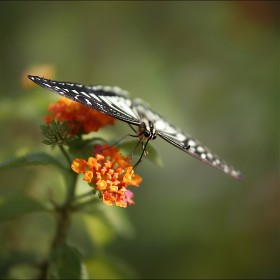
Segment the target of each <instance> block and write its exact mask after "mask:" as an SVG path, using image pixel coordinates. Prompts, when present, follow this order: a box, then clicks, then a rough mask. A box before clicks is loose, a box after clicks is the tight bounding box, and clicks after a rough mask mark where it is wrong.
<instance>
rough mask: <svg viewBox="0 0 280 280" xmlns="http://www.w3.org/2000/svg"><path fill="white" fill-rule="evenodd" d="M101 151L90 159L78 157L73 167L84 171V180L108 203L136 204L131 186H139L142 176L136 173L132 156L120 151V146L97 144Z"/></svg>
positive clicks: (78, 170)
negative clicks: (122, 153)
mask: <svg viewBox="0 0 280 280" xmlns="http://www.w3.org/2000/svg"><path fill="white" fill-rule="evenodd" d="M95 151H100V153H97V154H96V156H95V157H89V158H88V160H87V161H86V160H84V159H81V158H77V159H75V160H74V161H73V162H72V165H71V168H72V170H73V171H74V172H76V173H83V174H84V180H85V181H87V182H88V183H89V184H90V186H92V187H94V188H96V190H98V191H99V192H100V193H101V196H102V200H103V202H104V203H105V204H107V205H113V204H115V205H116V206H120V207H127V205H132V204H134V200H133V193H132V192H131V191H130V190H129V189H128V187H129V186H139V184H140V182H141V181H142V178H141V177H140V176H139V175H137V174H134V170H133V167H132V166H131V161H130V158H128V157H124V156H123V155H121V154H120V153H119V150H118V148H116V147H109V146H108V145H103V146H96V147H95Z"/></svg>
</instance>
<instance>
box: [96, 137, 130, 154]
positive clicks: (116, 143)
mask: <svg viewBox="0 0 280 280" xmlns="http://www.w3.org/2000/svg"><path fill="white" fill-rule="evenodd" d="M127 136H131V135H130V134H126V135H125V136H123V137H122V138H121V139H119V140H118V141H117V142H115V143H114V144H112V145H110V146H108V147H106V148H104V149H102V150H101V152H103V151H105V150H107V149H110V148H112V147H113V146H116V145H118V144H119V143H120V142H121V141H123V139H125V138H126V137H127Z"/></svg>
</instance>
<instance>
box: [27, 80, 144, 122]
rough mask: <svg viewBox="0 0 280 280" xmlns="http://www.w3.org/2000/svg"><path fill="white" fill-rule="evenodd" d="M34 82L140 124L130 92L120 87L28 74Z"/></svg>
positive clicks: (106, 112)
mask: <svg viewBox="0 0 280 280" xmlns="http://www.w3.org/2000/svg"><path fill="white" fill-rule="evenodd" d="M28 77H29V79H30V80H32V81H33V82H34V83H36V84H38V85H39V86H42V87H43V88H46V89H48V90H51V91H53V92H55V93H58V94H60V95H62V96H64V97H67V98H69V99H71V100H74V101H76V102H78V103H81V104H83V105H85V106H88V107H90V108H92V109H95V110H97V111H99V112H101V113H104V114H106V115H109V116H111V117H114V118H116V119H119V120H122V121H125V122H127V123H130V124H135V125H140V123H141V121H140V120H139V118H138V116H137V114H136V113H135V112H134V111H133V110H132V108H131V104H132V101H131V99H130V98H129V97H128V93H127V92H126V91H124V90H122V89H120V88H119V87H111V86H85V85H82V84H78V83H72V82H58V81H53V80H49V79H44V78H41V77H38V76H31V75H29V76H28Z"/></svg>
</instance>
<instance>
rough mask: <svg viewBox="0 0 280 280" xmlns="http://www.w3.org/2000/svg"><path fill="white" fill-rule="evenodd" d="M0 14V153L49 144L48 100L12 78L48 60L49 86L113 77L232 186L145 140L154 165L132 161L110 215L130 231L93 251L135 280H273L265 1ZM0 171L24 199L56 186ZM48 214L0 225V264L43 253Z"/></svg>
mask: <svg viewBox="0 0 280 280" xmlns="http://www.w3.org/2000/svg"><path fill="white" fill-rule="evenodd" d="M0 15H1V16H0V26H1V27H0V31H1V52H0V58H1V59H0V61H1V68H0V84H1V91H0V94H1V96H0V98H1V99H0V125H1V138H0V141H1V142H0V146H1V153H0V160H1V161H4V160H7V159H9V158H10V157H12V156H14V155H22V154H25V153H27V152H31V151H42V150H45V151H47V152H51V149H50V148H49V147H45V146H43V144H41V140H42V139H41V135H40V130H39V125H40V124H41V123H42V115H44V114H46V110H47V107H48V104H49V103H50V102H51V101H55V100H56V99H57V96H56V95H55V94H52V93H50V92H47V91H45V90H43V89H42V90H41V89H38V88H36V89H29V88H24V87H23V86H22V82H21V80H22V76H23V75H24V73H25V71H28V69H29V68H30V67H34V66H38V65H39V66H40V65H44V64H50V65H52V66H53V67H54V68H55V72H56V75H55V79H57V80H66V81H76V82H81V83H87V84H108V85H118V86H120V87H121V88H123V89H126V90H128V91H129V92H130V94H131V96H132V97H140V98H142V99H144V100H146V101H147V102H148V103H150V104H151V106H152V107H153V108H154V109H155V110H156V111H158V112H159V113H160V114H161V115H163V116H166V118H167V119H169V120H172V123H174V124H176V125H177V126H179V127H181V128H182V129H183V130H184V131H186V132H187V133H190V134H191V135H193V136H194V137H197V138H198V139H199V140H201V142H202V143H204V144H206V145H207V146H209V147H210V148H211V149H212V150H213V151H214V152H216V153H217V154H219V155H221V156H222V157H223V158H224V159H226V160H227V161H228V162H230V163H231V164H233V165H234V166H236V167H238V168H239V169H240V170H242V172H243V173H244V175H245V176H246V180H244V181H243V182H237V181H234V180H233V179H231V178H230V177H228V176H226V175H223V174H222V173H220V172H219V171H216V170H215V169H212V168H209V167H208V166H206V165H204V164H202V163H201V162H199V161H197V160H195V159H193V158H191V157H190V156H188V155H186V154H184V153H182V152H181V151H179V150H178V149H176V148H174V147H172V146H170V145H169V144H167V143H165V142H164V141H162V140H161V139H158V140H157V141H156V142H155V143H153V146H154V147H156V148H157V150H158V152H159V153H160V154H161V157H162V160H163V163H164V166H163V167H162V168H159V167H157V166H155V165H153V164H152V163H151V162H150V161H148V160H145V161H144V162H143V163H142V165H141V166H140V167H139V169H138V173H139V174H140V175H141V176H142V177H143V183H142V184H141V187H140V188H138V189H136V190H135V200H136V205H135V206H134V207H129V208H127V209H117V210H116V211H120V213H121V214H124V215H127V216H128V220H129V221H130V226H127V227H126V229H125V230H119V232H122V234H115V232H114V230H112V229H110V228H109V229H107V231H112V232H110V234H111V235H112V236H114V240H113V241H112V242H108V243H107V244H106V246H105V249H104V251H106V254H108V255H112V256H114V257H116V258H118V259H119V260H121V261H120V262H121V264H120V266H122V268H123V269H124V270H130V271H133V272H131V274H129V273H128V275H130V276H131V275H137V276H135V277H139V278H142V279H145V278H161V279H162V278H173V279H175V278H192V279H195V278H200V279H201V278H212V279H213V278H214V279H228V278H266V279H269V278H279V277H280V268H279V25H277V24H278V23H277V19H279V17H278V15H279V2H276V1H275V2H274V1H273V2H270V1H264V2H262V1H257V2H254V1H248V2H247V1H236V2H229V1H228V2H211V1H202V2H191V1H187V2H183V1H182V2H181V1H178V2H176V1H172V2H167V1H164V2H160V1H155V2H153V1H151V2H126V1H124V2H122V1H117V2H110V1H105V2H97V1H96V2H79V1H77V2H72V1H71V2H67V1H65V2H64V1H63V2H33V1H32V2H27V1H25V2H14V1H11V2H1V3H0ZM30 74H34V75H36V74H37V73H30ZM127 131H130V130H129V127H128V126H127V125H126V124H124V123H121V122H118V124H117V125H116V126H115V127H113V128H110V127H109V128H106V129H105V130H104V134H103V135H106V137H108V139H110V138H112V137H113V138H115V139H118V138H120V137H122V136H123V135H124V134H125V133H127ZM101 134H102V132H101ZM0 179H1V192H14V191H21V190H22V189H25V191H27V192H28V193H30V195H32V196H35V197H42V196H44V195H45V196H46V192H47V191H46V188H45V189H44V188H43V187H42V185H47V186H48V187H49V186H51V187H54V186H56V183H57V181H59V182H60V181H61V178H60V175H59V172H57V171H56V170H54V169H52V168H46V167H45V168H43V167H42V168H24V169H14V170H8V171H5V172H3V171H1V173H0ZM60 183H61V182H60ZM81 184H82V183H81ZM111 209H112V210H110V211H111V212H112V211H115V209H116V208H111ZM36 215H37V219H36V217H34V216H36ZM33 219H35V220H36V222H32V223H30V221H33ZM48 219H49V218H48V217H46V216H44V215H43V214H35V215H33V216H31V215H30V216H28V217H23V218H21V219H17V221H16V222H15V221H14V222H13V221H11V222H9V223H5V224H3V225H1V227H0V238H1V243H2V244H3V245H2V246H1V247H2V249H3V250H2V253H1V258H2V264H3V263H5V262H6V263H5V265H7V260H9V261H10V262H13V260H14V263H15V265H18V264H19V263H20V261H19V262H17V260H20V256H21V254H26V252H28V254H30V255H32V256H34V255H35V256H41V258H43V256H44V253H45V251H46V248H48V243H47V241H48V240H50V238H51V237H50V236H51V234H52V233H53V229H50V227H49V224H51V222H50V221H49V220H48ZM113 219H114V218H113ZM27 225H28V226H27ZM92 230H93V231H94V229H92ZM81 232H82V230H81ZM79 234H82V233H79V230H77V229H76V232H75V233H74V234H73V236H76V239H79V238H80V239H83V238H84V237H83V236H79ZM73 243H75V242H74V241H73ZM38 244H40V245H41V247H43V248H40V250H39V251H36V250H38V248H37V247H38ZM4 249H5V250H4ZM81 250H82V249H81ZM34 252H36V254H35V253H34ZM94 252H95V253H96V254H97V255H99V256H100V255H102V254H103V249H102V250H101V249H100V248H94ZM82 253H85V254H86V252H82ZM277 259H278V261H277ZM112 262H113V259H112ZM24 269H25V268H24V267H21V269H19V271H24ZM99 269H100V274H98V275H99V277H104V278H109V276H110V275H109V276H108V274H106V273H107V272H106V271H105V272H104V271H103V272H102V267H101V268H100V267H99ZM105 270H106V269H105ZM17 273H20V272H17V270H16V268H14V271H13V273H12V275H13V276H14V277H16V276H18V275H19V276H18V277H19V278H21V277H22V275H21V274H17ZM102 273H104V274H102ZM102 275H104V276H102ZM116 275H117V274H115V275H112V276H111V277H117V276H116ZM121 277H124V276H123V275H122V276H121Z"/></svg>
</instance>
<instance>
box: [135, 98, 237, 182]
mask: <svg viewBox="0 0 280 280" xmlns="http://www.w3.org/2000/svg"><path fill="white" fill-rule="evenodd" d="M132 106H133V108H134V110H135V111H136V112H137V113H138V115H139V116H140V117H141V118H143V119H145V118H146V119H147V120H150V121H152V123H153V124H154V127H155V130H156V132H157V135H158V136H160V137H161V138H162V139H164V140H166V141H167V142H169V143H170V144H172V145H173V146H175V147H177V148H179V149H181V150H182V151H184V152H186V153H188V154H190V155H191V156H193V157H195V158H197V159H199V160H201V161H203V162H205V163H206V164H208V165H210V166H213V167H215V168H217V169H219V170H220V171H222V172H224V173H226V174H228V175H230V176H232V177H234V178H235V179H241V178H242V175H241V172H240V171H238V170H236V169H235V168H234V167H232V166H230V165H229V164H227V163H226V162H225V161H223V160H221V159H220V158H219V157H218V156H217V155H215V154H213V153H212V152H211V151H210V150H209V149H208V148H207V147H205V146H204V145H202V144H201V143H200V142H199V141H198V140H196V139H195V138H193V137H191V136H190V135H188V134H186V133H184V132H182V130H181V129H180V128H178V127H175V126H173V125H171V124H170V122H169V121H167V120H165V119H164V118H163V117H161V116H160V115H159V114H157V113H155V112H154V111H152V110H151V109H150V107H149V105H148V104H147V103H145V102H144V101H142V100H141V99H138V98H137V99H135V100H134V101H133V103H132Z"/></svg>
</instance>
